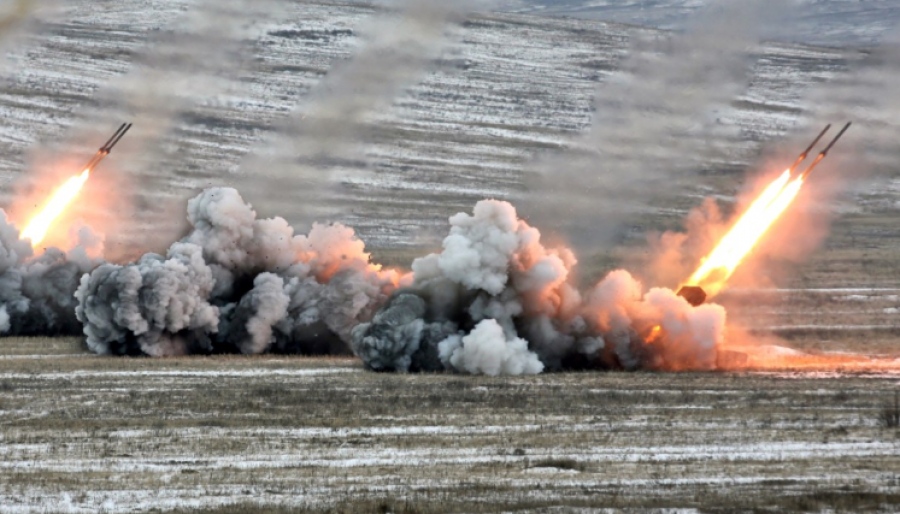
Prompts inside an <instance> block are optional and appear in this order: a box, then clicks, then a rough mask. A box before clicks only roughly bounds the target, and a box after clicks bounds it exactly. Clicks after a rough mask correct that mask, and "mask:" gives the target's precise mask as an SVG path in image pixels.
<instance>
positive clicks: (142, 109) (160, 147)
mask: <svg viewBox="0 0 900 514" xmlns="http://www.w3.org/2000/svg"><path fill="white" fill-rule="evenodd" d="M280 4H281V2H280V1H279V0H258V1H249V0H198V1H196V2H193V3H191V4H190V5H189V8H188V9H187V10H185V12H184V14H183V15H181V16H180V17H179V18H178V19H176V20H175V21H174V22H173V23H172V24H171V25H170V26H168V27H166V28H164V29H163V30H162V31H160V32H158V33H154V34H152V35H149V36H148V37H147V40H146V42H145V43H144V46H145V48H144V49H143V50H139V51H137V52H136V53H135V55H134V57H133V58H132V59H133V64H132V67H131V69H130V70H129V71H128V72H127V73H125V74H123V75H120V76H117V77H115V78H113V79H112V80H109V81H108V82H106V83H105V84H104V85H103V86H102V87H101V88H100V89H99V90H98V91H97V93H95V94H94V96H93V97H92V98H91V100H90V102H89V104H87V105H84V106H83V107H82V108H81V109H80V110H79V112H76V113H75V118H76V120H77V121H76V122H75V123H74V125H73V126H72V127H70V128H69V129H68V131H67V132H68V135H67V136H63V137H60V138H58V139H59V140H60V141H62V143H61V144H59V145H58V146H59V147H60V148H59V149H57V151H56V152H54V153H55V154H57V156H56V157H53V158H52V160H51V162H52V163H53V166H47V165H46V164H47V162H48V158H47V155H48V154H49V152H47V151H46V148H37V149H35V150H34V151H33V152H32V153H33V154H34V156H33V159H32V160H33V161H35V162H36V163H38V165H37V166H33V169H32V170H31V172H30V173H29V174H28V178H27V179H26V180H27V181H30V182H31V184H35V183H38V182H40V181H42V179H43V178H44V177H42V175H43V174H44V173H43V172H44V170H45V168H49V169H60V166H59V165H58V162H56V161H58V160H60V158H59V157H58V155H69V154H72V153H73V152H72V148H73V147H76V146H77V147H78V148H84V147H85V146H88V145H89V144H90V145H93V144H94V143H95V142H96V141H103V140H104V139H105V138H106V137H108V135H109V134H108V132H107V131H108V130H110V127H116V126H118V124H119V123H121V122H123V121H128V120H132V121H134V122H135V123H136V124H135V127H134V129H133V130H131V132H130V133H129V135H128V137H127V138H125V139H124V140H123V142H122V144H121V145H119V146H118V147H117V149H116V152H117V154H118V155H119V156H120V158H121V159H120V160H121V161H127V162H128V163H129V164H128V167H127V169H126V170H127V171H128V172H129V173H127V174H126V173H116V174H109V175H108V176H104V177H103V180H105V181H110V182H114V185H112V186H108V187H111V188H115V189H117V190H119V191H121V192H122V194H121V195H120V196H119V197H117V199H116V203H115V204H114V205H100V206H97V207H94V208H93V210H94V211H97V212H94V213H91V214H94V216H93V218H94V219H92V220H91V221H92V223H93V224H95V225H97V226H101V225H102V226H103V227H104V228H105V229H106V231H107V232H108V233H109V235H110V241H109V242H110V244H109V246H108V249H109V250H110V251H117V250H118V249H120V248H123V247H126V248H133V247H134V246H136V244H135V243H136V242H135V241H129V240H127V239H126V242H125V244H121V242H120V241H116V239H118V238H122V237H125V238H127V237H128V236H127V235H123V234H122V233H123V232H124V233H128V232H130V230H115V229H119V228H122V227H120V226H119V225H118V224H119V223H121V221H119V220H122V219H127V218H129V217H130V216H123V215H122V212H123V211H125V210H127V209H129V208H134V209H137V207H136V205H141V207H140V209H141V210H140V216H141V219H142V220H144V223H143V224H142V225H144V226H152V227H153V230H144V231H142V232H143V233H141V234H139V235H140V237H141V240H140V242H139V247H140V248H142V249H144V250H143V251H146V250H145V249H146V248H148V247H150V248H153V247H164V246H165V245H166V244H168V243H169V242H170V241H171V240H172V239H174V238H175V237H177V235H178V233H176V232H175V231H174V230H172V229H171V228H170V227H171V223H170V220H171V212H172V207H173V205H171V202H170V201H168V200H165V199H166V198H167V195H165V192H168V191H171V190H172V183H171V181H172V180H177V178H176V177H172V176H167V175H165V174H160V173H159V171H158V169H157V168H158V165H159V161H160V158H161V157H164V156H165V155H166V154H167V153H169V152H172V151H178V149H177V144H166V145H164V144H163V143H166V142H167V141H166V138H167V137H168V136H169V135H170V134H171V133H172V128H173V125H174V124H175V122H176V121H177V119H178V116H179V115H180V114H181V113H182V112H183V111H184V110H185V109H186V108H187V107H188V106H189V105H191V104H192V103H200V102H203V101H209V99H212V98H215V97H216V96H217V95H219V94H220V93H222V92H224V91H225V90H226V88H227V87H229V84H231V83H232V82H231V81H230V79H229V77H226V76H225V74H226V72H227V73H228V74H229V76H234V75H235V74H238V73H239V72H240V70H241V69H243V68H244V67H245V66H246V65H247V63H248V61H249V59H250V57H248V52H246V51H245V50H246V46H247V45H246V43H247V41H248V40H249V39H250V38H252V37H254V36H255V35H256V34H257V33H258V32H259V31H260V30H262V29H260V28H259V25H260V24H261V23H263V22H265V21H266V20H268V19H270V18H271V17H274V16H278V15H279V13H280V12H281V9H280V8H279V6H280ZM99 178H100V177H95V180H97V179H99ZM55 181H56V180H55V179H54V182H55ZM25 186H26V187H27V184H25ZM177 186H179V187H180V186H181V184H180V183H179V184H177ZM36 189H41V188H36ZM147 191H156V192H157V193H156V194H155V195H154V199H155V201H153V202H147V201H141V200H144V199H145V198H146V197H145V196H144V195H146V192H147ZM160 193H163V194H160ZM172 201H178V202H180V201H182V199H181V198H175V199H173V200H172ZM112 209H115V211H116V214H118V215H117V216H113V215H111V212H110V210H112ZM84 210H85V211H86V210H87V209H84ZM133 228H134V227H128V229H133ZM160 228H163V229H164V230H160ZM174 228H175V229H177V230H181V229H182V228H183V227H180V226H179V227H174ZM131 237H133V235H132V236H131Z"/></svg>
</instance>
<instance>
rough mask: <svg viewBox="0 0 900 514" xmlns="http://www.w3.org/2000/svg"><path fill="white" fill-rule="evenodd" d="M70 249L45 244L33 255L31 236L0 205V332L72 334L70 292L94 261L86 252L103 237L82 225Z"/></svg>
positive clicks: (75, 329) (76, 328)
mask: <svg viewBox="0 0 900 514" xmlns="http://www.w3.org/2000/svg"><path fill="white" fill-rule="evenodd" d="M75 237H76V238H77V239H78V242H77V244H76V245H75V247H74V248H73V249H72V250H70V251H69V252H63V251H61V250H59V249H56V248H48V249H46V250H45V251H44V252H43V253H42V254H41V255H39V256H35V255H34V251H33V250H32V248H31V242H30V241H28V240H22V239H20V238H19V230H18V229H17V228H16V227H15V226H13V225H12V224H11V223H9V221H7V218H6V213H5V212H4V211H3V210H0V334H8V335H77V334H79V333H81V324H80V323H79V322H78V320H77V319H76V317H75V298H74V296H73V293H74V291H75V288H76V287H77V285H78V281H79V279H80V278H81V276H82V275H83V274H84V273H86V272H88V271H90V270H91V269H92V268H93V267H94V266H96V265H97V264H99V261H98V260H96V259H93V258H91V257H89V254H97V253H99V252H100V251H101V249H102V241H100V240H99V239H98V238H97V237H95V236H94V235H93V234H91V233H90V231H89V230H87V229H86V228H82V229H79V230H78V231H77V233H76V234H75Z"/></svg>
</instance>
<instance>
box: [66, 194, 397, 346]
mask: <svg viewBox="0 0 900 514" xmlns="http://www.w3.org/2000/svg"><path fill="white" fill-rule="evenodd" d="M187 218H188V222H189V223H190V225H191V230H190V232H189V233H188V234H187V235H186V236H185V237H184V238H183V239H182V240H180V241H179V242H177V243H175V244H173V245H172V246H171V247H170V248H169V250H168V252H167V254H166V255H165V256H161V255H156V254H147V255H144V256H143V257H141V259H139V260H138V261H137V262H134V263H131V264H126V265H117V264H108V263H107V264H103V265H101V266H99V267H97V268H96V269H94V270H93V271H92V272H91V273H89V274H86V275H84V276H83V277H82V278H81V283H80V285H79V287H78V290H77V292H76V293H75V297H76V298H77V300H78V305H77V308H76V310H75V313H76V315H77V318H78V320H79V321H80V322H81V323H83V325H84V334H85V336H86V337H87V344H88V346H89V348H90V349H91V350H92V351H94V352H96V353H100V354H128V355H134V354H146V355H152V356H167V355H184V354H193V353H232V352H233V353H244V354H256V353H263V352H266V351H281V352H291V353H342V352H347V351H348V350H347V344H348V343H349V341H350V331H351V329H352V327H353V326H355V325H356V324H358V323H361V322H362V321H363V320H366V319H369V317H371V315H372V314H373V313H374V311H375V310H376V309H378V308H379V307H380V306H381V305H383V304H384V302H385V301H387V299H388V297H389V295H390V294H391V293H392V292H393V290H394V289H395V288H396V287H397V286H398V285H399V284H400V282H401V277H400V275H399V274H398V273H396V272H394V271H390V270H382V269H381V268H380V266H376V265H373V264H371V263H370V257H369V254H368V253H366V252H365V246H364V244H363V243H362V241H360V240H359V239H358V238H356V236H355V234H354V232H353V230H352V229H349V228H347V227H345V226H342V225H319V224H316V225H314V226H313V228H312V230H311V231H310V232H309V234H308V235H295V234H294V229H293V228H292V227H291V226H290V225H288V224H287V222H286V221H285V220H283V219H281V218H271V219H258V218H257V215H256V212H255V211H254V210H253V208H252V207H251V206H250V205H249V204H247V203H245V202H244V200H243V198H241V196H240V195H239V194H238V192H237V191H236V190H234V189H231V188H212V189H207V190H205V191H203V192H202V193H201V194H200V195H198V196H197V197H195V198H194V199H192V200H190V201H189V202H188V216H187Z"/></svg>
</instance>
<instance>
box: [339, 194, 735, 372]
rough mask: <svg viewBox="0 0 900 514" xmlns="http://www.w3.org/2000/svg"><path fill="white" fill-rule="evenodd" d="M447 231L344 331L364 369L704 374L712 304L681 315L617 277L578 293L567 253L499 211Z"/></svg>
mask: <svg viewBox="0 0 900 514" xmlns="http://www.w3.org/2000/svg"><path fill="white" fill-rule="evenodd" d="M450 224H451V229H450V234H449V235H448V236H447V237H446V238H445V239H444V242H443V251H442V252H440V253H435V254H431V255H428V256H426V257H423V258H420V259H416V260H415V261H414V262H413V265H412V268H413V282H412V284H411V285H410V286H409V287H406V288H402V289H400V290H398V291H397V292H396V293H395V294H394V295H393V297H392V298H391V299H390V301H389V302H388V303H387V304H386V305H385V306H384V308H383V309H381V310H380V311H379V312H378V313H377V314H376V315H375V316H374V318H373V319H372V321H371V322H370V323H363V324H360V325H359V326H357V327H356V328H354V329H353V332H352V336H353V350H354V352H355V353H356V354H357V355H358V356H359V357H360V358H361V359H362V360H363V363H364V364H365V365H366V366H367V367H368V368H370V369H373V370H377V371H436V370H443V369H447V370H453V371H458V372H464V373H485V374H491V375H496V374H522V373H539V372H540V371H542V370H543V369H551V370H558V369H571V368H579V367H581V368H604V369H605V368H625V369H636V368H648V369H671V370H677V369H711V368H713V367H714V366H715V364H716V348H717V346H718V345H719V343H721V340H722V336H723V333H724V328H725V311H724V309H722V308H721V307H719V306H717V305H711V304H710V305H703V306H700V307H692V306H691V305H689V304H688V303H687V302H686V301H685V300H684V299H683V298H681V297H679V296H676V295H675V293H674V292H672V291H671V290H668V289H652V290H650V291H649V292H648V293H647V294H646V295H644V294H643V293H642V287H641V284H640V283H639V282H638V281H636V280H635V279H634V278H632V277H631V275H629V274H628V273H627V272H625V271H622V270H619V271H615V272H613V273H610V275H609V276H607V277H606V278H605V279H604V280H602V281H601V282H600V283H598V284H597V285H596V286H595V287H594V288H592V289H591V290H589V291H588V292H587V293H586V294H585V295H582V294H581V293H580V292H579V291H578V290H577V289H576V288H575V287H574V286H573V285H572V284H571V283H570V280H569V279H570V276H571V271H572V269H573V267H574V266H575V264H576V261H575V258H574V255H573V254H572V252H571V251H569V250H568V249H567V248H547V247H545V246H544V245H543V244H542V243H541V241H540V237H541V236H540V233H539V232H538V230H537V229H535V228H533V227H531V226H529V225H528V224H527V223H526V222H525V221H522V220H521V219H519V218H518V216H517V214H516V211H515V209H514V208H513V206H512V205H510V204H509V203H506V202H500V201H495V200H484V201H481V202H478V204H477V205H476V206H475V209H474V211H473V214H472V215H468V214H464V213H461V214H457V215H456V216H453V217H452V218H450ZM657 327H658V328H657Z"/></svg>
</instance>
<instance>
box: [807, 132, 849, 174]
mask: <svg viewBox="0 0 900 514" xmlns="http://www.w3.org/2000/svg"><path fill="white" fill-rule="evenodd" d="M852 123H853V122H852V121H848V122H847V124H846V125H844V128H842V129H841V131H840V132H838V134H837V135H836V136H834V139H832V140H831V142H830V143H828V146H826V147H825V149H824V150H822V151H821V152H819V155H817V156H816V158H815V159H814V160H813V162H812V163H811V164H810V165H809V167H807V168H806V169H805V170H804V171H803V173H801V174H800V178H801V179H802V180H806V177H808V176H809V174H810V173H812V170H813V169H815V167H816V166H818V165H819V163H820V162H822V159H824V158H825V156H826V155H828V150H831V147H832V146H834V144H835V143H837V142H838V139H840V138H841V136H843V135H844V132H847V129H848V128H850V125H851V124H852Z"/></svg>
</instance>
